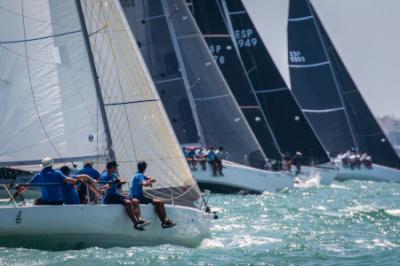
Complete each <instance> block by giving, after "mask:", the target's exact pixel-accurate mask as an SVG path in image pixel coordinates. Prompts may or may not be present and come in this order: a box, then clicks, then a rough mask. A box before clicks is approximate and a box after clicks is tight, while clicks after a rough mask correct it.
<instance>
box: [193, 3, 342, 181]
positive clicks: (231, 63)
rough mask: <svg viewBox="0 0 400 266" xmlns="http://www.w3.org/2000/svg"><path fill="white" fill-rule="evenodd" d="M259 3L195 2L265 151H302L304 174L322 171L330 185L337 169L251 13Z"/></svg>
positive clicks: (205, 33)
mask: <svg viewBox="0 0 400 266" xmlns="http://www.w3.org/2000/svg"><path fill="white" fill-rule="evenodd" d="M243 4H244V5H243ZM261 4H263V3H261ZM257 5H258V6H260V3H259V2H257V1H243V3H242V2H241V1H223V0H221V1H220V0H218V1H202V0H195V1H193V0H192V1H191V6H192V8H193V13H194V15H195V17H196V19H197V22H198V24H199V26H200V29H201V30H202V32H203V36H204V37H205V39H206V41H207V43H208V44H209V47H210V49H211V51H213V52H214V56H215V58H216V61H217V62H218V63H219V67H220V68H221V70H222V72H223V73H224V75H225V78H226V79H227V81H228V82H229V85H230V88H231V90H232V92H233V94H234V95H235V97H236V100H237V101H238V103H239V105H240V106H241V109H242V110H243V112H244V113H245V114H246V119H247V120H248V121H249V124H250V125H251V127H252V129H253V131H254V132H255V135H256V137H257V139H258V140H259V141H260V143H262V148H263V151H264V152H265V153H266V154H267V156H268V157H269V158H271V159H275V160H277V161H280V160H282V154H284V153H286V152H289V153H291V154H292V155H294V154H295V153H296V152H298V151H301V153H302V154H303V157H302V162H301V163H302V165H303V166H302V175H303V176H304V177H306V178H309V177H314V176H319V178H320V182H321V183H323V184H329V183H331V182H332V181H333V179H334V178H335V175H336V172H337V171H336V168H335V166H334V165H333V164H332V163H331V160H330V158H329V156H328V155H327V153H326V151H325V149H324V147H323V145H322V144H321V142H320V141H319V139H318V138H317V137H316V134H315V132H314V131H313V129H312V127H311V126H310V124H309V122H308V121H307V118H306V117H305V116H304V114H303V113H302V111H301V110H300V107H299V105H298V103H297V101H296V99H295V98H294V97H293V95H292V93H291V91H290V90H289V88H288V87H287V85H286V82H285V79H284V78H283V77H282V75H281V74H280V72H279V71H278V69H277V67H276V64H275V61H274V60H273V58H272V57H271V56H270V53H269V51H268V49H267V47H266V46H265V45H264V43H263V40H262V37H263V36H261V35H260V34H259V30H263V29H262V28H261V29H260V28H259V27H257V23H259V21H260V20H262V17H260V16H259V15H258V14H254V13H250V12H251V11H252V9H254V6H257ZM245 7H246V8H245ZM281 61H282V60H281ZM263 136H264V137H263Z"/></svg>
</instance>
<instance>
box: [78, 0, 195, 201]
mask: <svg viewBox="0 0 400 266" xmlns="http://www.w3.org/2000/svg"><path fill="white" fill-rule="evenodd" d="M81 3H82V7H83V13H84V15H85V21H86V25H87V29H88V32H89V35H90V43H91V48H92V51H93V55H94V61H95V65H96V69H97V74H98V76H99V81H100V86H101V90H102V94H103V99H104V103H105V108H106V113H107V118H108V122H109V125H110V129H111V137H112V141H113V150H114V152H115V156H116V159H117V161H118V163H119V165H120V166H119V171H120V176H121V178H123V179H126V180H128V181H131V177H132V176H133V175H134V174H135V172H136V163H137V161H139V160H145V161H146V162H147V163H148V170H147V172H146V174H147V175H149V176H152V177H154V178H156V179H157V180H158V181H157V182H156V183H155V185H154V188H156V189H169V188H178V189H177V190H176V193H177V194H179V193H187V191H191V192H195V194H196V195H197V197H198V195H199V194H198V187H197V185H196V183H195V182H194V180H193V177H192V175H191V173H190V170H189V168H188V166H187V164H186V162H185V159H184V157H183V154H182V151H181V149H180V147H179V145H178V143H177V140H176V137H175V135H174V133H173V130H172V128H171V126H170V124H169V122H168V119H167V117H166V115H165V111H164V109H163V107H162V104H161V101H160V98H159V96H158V94H157V92H156V90H155V87H154V84H153V83H152V81H151V78H150V76H149V73H148V72H147V69H146V67H145V64H144V61H143V59H142V57H141V56H140V51H139V49H138V47H137V45H136V42H135V40H134V38H133V36H132V33H131V31H130V29H129V26H128V24H127V22H126V19H125V17H124V15H123V11H122V9H121V7H120V5H119V2H118V1H116V0H99V1H92V0H82V1H81ZM182 187H183V188H184V189H183V188H182ZM179 188H182V189H179ZM190 188H191V189H190ZM184 191H186V192H184ZM170 192H171V190H168V193H170ZM158 196H160V195H158ZM161 196H162V195H161ZM165 197H166V198H168V197H169V195H165Z"/></svg>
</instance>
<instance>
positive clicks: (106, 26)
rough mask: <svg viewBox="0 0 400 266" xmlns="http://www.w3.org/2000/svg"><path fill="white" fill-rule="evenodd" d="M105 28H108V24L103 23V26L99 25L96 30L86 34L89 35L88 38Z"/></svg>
mask: <svg viewBox="0 0 400 266" xmlns="http://www.w3.org/2000/svg"><path fill="white" fill-rule="evenodd" d="M106 28H108V25H107V24H106V25H104V26H103V27H101V28H100V29H98V30H96V31H95V32H92V33H90V34H88V35H89V38H90V37H91V36H92V35H95V34H97V33H99V32H100V31H103V30H104V29H106Z"/></svg>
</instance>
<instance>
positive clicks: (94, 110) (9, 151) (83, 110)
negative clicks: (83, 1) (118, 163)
mask: <svg viewBox="0 0 400 266" xmlns="http://www.w3.org/2000/svg"><path fill="white" fill-rule="evenodd" d="M0 7H1V8H0V114H1V116H0V128H1V130H0V164H1V165H8V166H10V165H16V164H33V163H38V162H40V160H41V159H42V158H44V157H48V156H51V157H53V158H55V159H59V160H64V161H65V160H69V159H70V158H71V159H74V158H85V157H97V156H103V155H105V153H106V142H105V134H104V129H103V121H102V120H101V118H100V116H99V115H98V101H97V98H96V92H95V87H94V83H93V79H92V76H91V72H90V65H89V61H88V56H87V51H86V48H85V44H84V41H83V35H82V28H81V27H80V23H79V18H78V16H77V13H76V6H75V2H74V1H63V0H54V1H48V0H35V1H28V0H25V1H15V0H1V1H0Z"/></svg>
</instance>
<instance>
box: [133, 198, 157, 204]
mask: <svg viewBox="0 0 400 266" xmlns="http://www.w3.org/2000/svg"><path fill="white" fill-rule="evenodd" d="M134 199H138V200H139V202H140V204H149V203H151V204H153V199H149V198H145V197H143V196H142V197H134Z"/></svg>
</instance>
